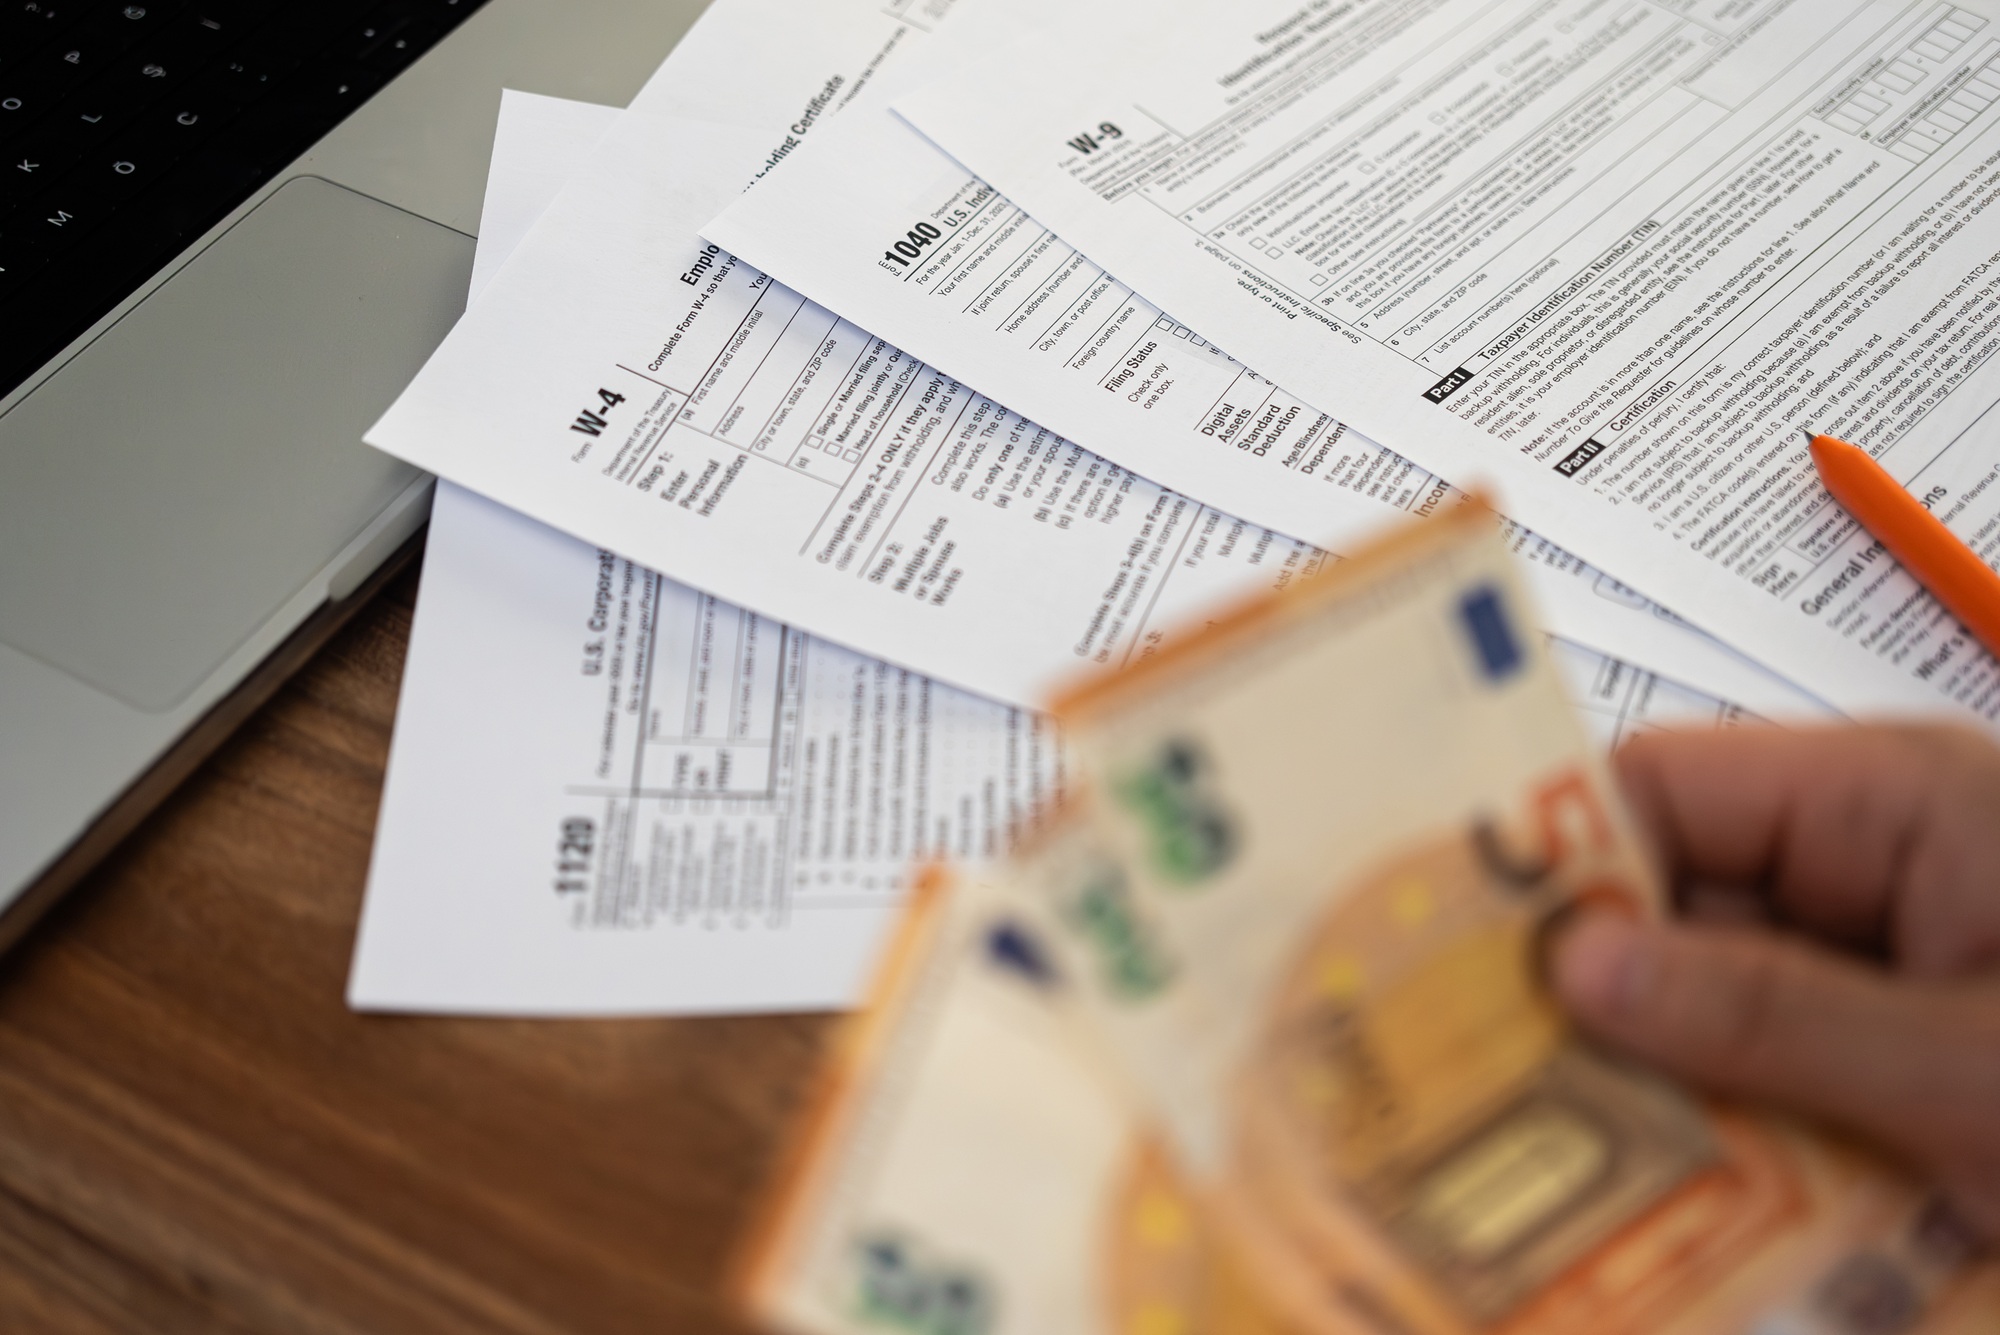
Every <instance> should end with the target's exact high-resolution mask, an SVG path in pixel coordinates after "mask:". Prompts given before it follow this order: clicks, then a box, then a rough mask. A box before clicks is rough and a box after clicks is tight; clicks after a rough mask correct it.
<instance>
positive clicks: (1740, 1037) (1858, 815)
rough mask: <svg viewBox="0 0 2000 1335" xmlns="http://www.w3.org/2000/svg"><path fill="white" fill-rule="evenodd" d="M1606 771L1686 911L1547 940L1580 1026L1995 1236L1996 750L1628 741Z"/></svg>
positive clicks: (1999, 923)
mask: <svg viewBox="0 0 2000 1335" xmlns="http://www.w3.org/2000/svg"><path fill="white" fill-rule="evenodd" d="M1616 764H1617V768H1618V770H1619V773H1620V777H1621V779H1622V780H1623V783H1624V786H1625V789H1626V792H1627V794H1628V796H1629V797H1630V798H1631V800H1632V803H1633V806H1634V808H1635V809H1636V811H1637V812H1638V814H1639V816H1640V818H1641V820H1642V822H1643V823H1644V824H1645V826H1646V827H1647V828H1648V829H1649V831H1650V832H1651V834H1652V837H1653V841H1654V844H1655V847H1656V848H1657V850H1658V851H1659V853H1660V855H1661V857H1662V859H1663V861H1664V863H1665V866H1666V869H1667V872H1668V875H1669V877H1670V878H1671V883H1672V885H1673V889H1674V894H1675V901H1676V904H1677V905H1678V906H1679V908H1680V910H1681V914H1680V917H1679V919H1678V920H1676V921H1673V922H1666V923H1657V924H1654V923H1639V922H1634V921H1631V920H1629V919H1626V918H1622V917H1619V916H1617V915H1615V914H1612V913H1605V912H1595V913H1589V914H1586V915H1584V916H1582V917H1580V918H1579V919H1578V920H1577V921H1576V922H1575V923H1574V924H1572V925H1570V926H1568V927H1567V928H1566V929H1565V930H1563V932H1562V933H1561V934H1560V935H1559V936H1558V937H1557V938H1556V940H1555V942H1554V944H1553V946H1552V952H1551V959H1550V966H1551V978H1552V981H1553V983H1554V986H1555V990H1556V992H1557V995H1558V996H1559V997H1560V998H1561V1000H1562V1002H1563V1004H1564V1005H1565V1006H1566V1007H1567V1008H1568V1009H1569V1011H1570V1012H1571V1014H1572V1015H1573V1016H1574V1017H1575V1019H1576V1020H1577V1022H1578V1023H1579V1024H1580V1025H1581V1026H1582V1027H1583V1029H1584V1030H1585V1032H1587V1033H1589V1034H1591V1035H1592V1036H1594V1037H1596V1038H1597V1039H1599V1040H1600V1041H1602V1042H1604V1043H1606V1044H1607V1045H1609V1046H1612V1047H1615V1048H1619V1049H1622V1050H1624V1051H1627V1052H1629V1053H1632V1054H1633V1055H1635V1056H1638V1057H1640V1058H1641V1059H1643V1060H1645V1061H1648V1062H1650V1063H1652V1064H1654V1065H1656V1066H1658V1067H1660V1068H1662V1069H1664V1070H1666V1071H1668V1072H1670V1073H1672V1074H1674V1075H1676V1076H1678V1077H1680V1078H1682V1079H1683V1080H1686V1081H1688V1082H1689V1083H1691V1084H1693V1085H1695V1086H1697V1087H1699V1088H1702V1089H1706V1090H1710V1091H1712V1092H1715V1093H1718V1094H1724V1095H1729V1096H1733V1097H1739V1098H1745V1099H1754V1100H1758V1101H1763V1102H1768V1103H1771V1104H1774V1105H1778V1106H1781V1107H1784V1108H1788V1109H1790V1110H1792V1111H1795V1112H1799V1113H1803V1114H1806V1115H1808V1116H1813V1117H1817V1118H1821V1119H1823V1120H1825V1121H1827V1122H1829V1123H1832V1124H1834V1125H1837V1126H1840V1127H1844V1128H1846V1129H1847V1130H1849V1131H1853V1132H1857V1133H1859V1134H1861V1135H1862V1136H1864V1137H1866V1138H1869V1139H1872V1140H1874V1141H1875V1142H1877V1143H1878V1144H1880V1145H1882V1146H1883V1147H1885V1148H1887V1149H1889V1150H1890V1151H1892V1152H1893V1153H1895V1154H1897V1155H1899V1156H1900V1157H1901V1158H1903V1159H1904V1160H1906V1161H1907V1162H1908V1163H1910V1164H1911V1166H1913V1167H1914V1168H1915V1169H1917V1170H1918V1171H1919V1172H1920V1173H1922V1174H1924V1175H1925V1176H1926V1177H1927V1178H1929V1179H1930V1180H1932V1181H1933V1182H1935V1183H1936V1184H1937V1185H1938V1186H1939V1187H1940V1188H1941V1189H1942V1190H1944V1191H1945V1193H1946V1194H1947V1196H1948V1197H1949V1199H1950V1200H1951V1201H1952V1203H1953V1204H1954V1206H1956V1207H1957V1209H1958V1211H1959V1213H1960V1214H1961V1215H1962V1216H1963V1217H1964V1218H1965V1220H1966V1221H1967V1222H1968V1223H1971V1224H1972V1225H1973V1226H1975V1227H1977V1228H1979V1229H1981V1230H1982V1231H1983V1232H1984V1233H1985V1235H1986V1236H1987V1238H1988V1239H1989V1240H1994V1241H2000V748H1995V747H1994V746H1993V745H1992V744H1991V743H1990V742H1988V741H1987V740H1986V739H1985V738H1983V737H1981V736H1979V735H1977V734H1975V733H1971V732H1967V731H1961V730H1956V729H1948V728H1930V727H1914V726H1912V727H1866V728H1838V729H1833V728H1828V729H1819V730H1813V731H1806V732H1785V731H1780V730H1778V729H1775V728H1769V729H1766V728H1758V729H1748V730H1743V731H1736V732H1722V733H1706V734H1693V733H1689V734H1662V735H1656V736H1650V737H1645V738H1642V739H1640V740H1638V741H1635V742H1633V743H1632V744H1630V745H1628V746H1626V747H1624V748H1623V749H1622V750H1621V751H1620V752H1619V753H1618V756H1617V761H1616Z"/></svg>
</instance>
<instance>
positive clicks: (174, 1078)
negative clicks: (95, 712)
mask: <svg viewBox="0 0 2000 1335" xmlns="http://www.w3.org/2000/svg"><path fill="white" fill-rule="evenodd" d="M415 593H416V577H415V575H414V574H410V575H405V576H403V577H401V578H400V579H398V580H397V581H396V582H395V583H393V584H391V585H390V587H389V589H388V590H387V591H386V592H385V593H384V594H383V595H382V596H381V597H380V598H378V599H377V600H376V602H375V603H374V604H372V605H371V606H370V607H368V608H366V609H364V611H363V612H362V613H361V615H360V616H359V617H358V618H357V620H356V621H355V622H354V623H353V624H351V625H350V626H349V627H348V628H347V629H346V630H344V631H343V632H341V634H340V635H339V637H338V638H336V639H335V640H334V641H333V642H332V643H331V645H330V646H329V647H328V648H327V649H325V650H323V651H322V652H321V653H320V654H319V655H318V657H317V658H315V659H314V660H313V662H312V663H311V665H310V666H309V667H308V668H307V669H306V670H305V671H304V672H303V673H302V674H301V675H300V676H299V677H297V678H296V679H295V680H294V681H293V682H292V683H291V684H289V685H288V686H287V687H285V688H284V689H283V691H282V692H281V693H280V695H279V696H278V697H277V698H276V699H275V700H274V701H273V702H272V703H271V704H270V705H268V706H266V707H265V708H264V709H263V710H262V712H260V713H259V714H258V715H256V716H255V717H254V718H253V719H252V721H251V722H250V723H249V724H248V725H247V726H246V727H245V728H244V729H243V730H242V731H241V732H239V733H238V734H237V736H236V737H235V738H234V739H233V740H232V741H231V742H230V743H228V744H227V745H226V746H225V747H224V749H223V750H222V751H221V752H219V753H218V754H217V755H216V756H215V757H214V758H213V759H212V760H211V761H210V762H209V763H208V764H207V765H206V766H204V767H203V769H202V770H201V771H200V772H199V774H198V775H197V776H196V777H195V778H194V780H193V781H191V782H189V783H188V784H186V785H185V786H184V787H183V788H182V789H181V790H180V791H179V792H178V793H177V794H176V795H175V796H174V797H173V798H172V799H170V800H169V801H168V803H167V804H166V806H165V807H163V808H162V809H161V810H160V811H159V812H158V813H156V814H155V815H154V816H153V818H152V819H151V820H149V821H148V822H147V823H146V825H144V826H143V827H142V828H141V829H140V831H139V832H138V834H136V835H135V836H134V837H133V838H131V839H130V840H128V841H127V842H126V843H125V844H124V845H123V846H122V848H121V849H120V850H119V851H118V852H117V853H116V854H115V855H114V856H113V857H112V858H111V859H110V860H109V861H108V862H107V863H105V864H104V865H103V866H101V867H100V868H98V870H97V871H96V872H95V873H93V874H92V875H91V877H90V878H89V879H88V880H87V881H86V883H85V884H84V885H83V886H82V888H81V889H79V890H78V891H77V892H76V893H75V894H74V895H73V896H72V897H71V899H70V900H69V901H68V902H67V903H65V904H64V905H63V906H62V907H61V908H59V909H58V910H57V911H56V912H55V914H53V915H52V916H51V918H50V919H49V920H48V921H47V922H45V923H44V924H43V925H42V926H41V927H40V928H39V929H38V930H37V931H36V932H35V934H34V935H33V936H32V937H30V939H29V940H28V942H27V943H26V944H25V946H24V947H23V948H22V949H21V950H19V951H18V952H16V953H15V954H13V955H11V956H9V957H8V958H7V959H5V960H4V961H0V1331H5V1332H8V1333H9V1335H13V1333H15V1332H35V1333H37V1335H39V1332H44V1331H47V1332H60V1333H62V1335H71V1333H77V1335H81V1333H83V1332H89V1333H90V1335H99V1333H101V1332H121V1333H122V1332H132V1333H133V1335H173V1333H175V1332H183V1331H200V1332H204V1333H205V1335H209V1333H213V1332H267V1331H274V1332H275V1331H282V1332H293V1331H302V1332H314V1333H315V1335H318V1333H320V1332H325V1333H326V1335H335V1333H339V1335H346V1333H347V1332H357V1333H359V1332H366V1333H367V1335H400V1333H401V1332H439V1331H480V1332H507V1333H510V1335H511V1333H512V1332H522V1333H523V1335H526V1333H528V1332H533V1333H534V1335H544V1333H548V1332H566V1333H570V1332H599V1331H605V1332H626V1331H647V1332H663V1331H664V1332H679V1331H700V1332H717V1333H718V1335H728V1333H729V1332H738V1331H740V1330H741V1327H739V1326H738V1325H737V1324H736V1323H735V1322H734V1321H732V1320H731V1319H730V1318H729V1317H728V1315H727V1313H726V1312H724V1311H723V1309H722V1308H721V1306H720V1304H719V1302H718V1299H717V1287H718V1276H719V1272H720V1270H721V1268H722V1267H723V1265H724V1264H725V1262H726V1259H727V1257H728V1254H729V1250H730V1247H731V1245H732V1243H733V1241H734V1240H735V1238H736V1236H737V1234H738V1232H739V1230H740V1229H741V1227H742V1225H743V1223H744V1221H745V1219H746V1217H747V1213H748V1211H749V1210H750V1209H751V1208H752V1207H753V1205H754V1202H755V1198H756V1194H757V1189H758V1187H759V1186H760V1183H761V1182H762V1180H763V1178H764V1175H765V1173H766V1172H767V1171H768V1168H769V1165H770V1164H771V1162H772V1159H773V1155H774V1152H775V1149H776V1146H777V1142H778V1139H779V1137H780V1135H781V1133H782V1131H783V1128H784V1125H785V1122H786V1119H787V1118H788V1117H789V1116H790V1114H791V1113H792V1111H793V1110H794V1109H795V1108H796V1107H797V1105H798V1104H799V1102H800V1100H801V1099H802V1097H803V1096H804V1094H805V1092H806V1090H807V1088H808V1086H809V1084H810V1081H811V1079H812V1074H813V1070H814V1067H815V1065H816V1063H817V1059H818V1055H819V1052H820V1050H821V1047H822V1044H823V1043H824V1041H825V1038H826V1033H827V1021H825V1020H824V1019H822V1018H813V1017H798V1018H776V1019H744V1020H715V1019H703V1020H684V1021H682V1020H656V1021H618V1022H604V1023H596V1022H573V1021H563V1022H538V1023H526V1022H512V1021H492V1020H456V1019H407V1018H382V1017H372V1016H360V1015H356V1014H354V1013H352V1012H350V1011H349V1010H348V1009H347V1007H346V1006H345V1004H344V1003H343V1001H342V994H343V988H344V985H345V982H346V977H347V965H348V956H349V953H350V951H351V950H352V948H353V944H354V928H355V922H356V918H357V915H358V913H359V910H360V904H361V890H362V881H363V877H364V874H365V872H366V869H367V864H368V851H369V841H370V837H371V832H372V830H373V826H374V822H375V808H376V803H377V800H378V798H379V795H380V792H381V786H382V774H383V765H384V762H385V760H386V758H387V755H388V750H389V732H390V724H391V722H392V720H393V718H394V715H395V708H396V690H397V683H398V680H399V678H400V676H401V673H402V664H403V655H404V649H405V646H406V644H407V642H408V637H409V627H410V616H411V611H412V607H413V603H414V599H415Z"/></svg>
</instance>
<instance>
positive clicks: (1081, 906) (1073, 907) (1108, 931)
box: [1063, 863, 1175, 1001]
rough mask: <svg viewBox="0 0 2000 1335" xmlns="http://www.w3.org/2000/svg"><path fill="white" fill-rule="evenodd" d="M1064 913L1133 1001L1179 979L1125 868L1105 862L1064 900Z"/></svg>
mask: <svg viewBox="0 0 2000 1335" xmlns="http://www.w3.org/2000/svg"><path fill="white" fill-rule="evenodd" d="M1063 918H1064V920H1065V921H1066V922H1068V924H1069V925H1070V926H1071V927H1073V928H1075V929H1076V931H1077V932H1078V934H1079V935H1081V936H1082V937H1083V939H1084V941H1085V942H1086V943H1087V944H1088V945H1089V947H1090V949H1091V953H1092V954H1094V955H1095V956H1096V957H1097V960H1098V963H1099V965H1100V966H1101V967H1102V968H1103V970H1104V979H1105V983H1106V985H1107V986H1108V987H1109V988H1110V990H1111V992H1112V993H1113V994H1114V995H1116V996H1120V997H1123V998H1125V999H1126V1000H1128V1001H1142V1000H1144V999H1146V998H1147V997H1152V996H1156V995H1158V994H1159V993H1160V992H1162V991H1164V990H1165V989H1166V987H1167V985H1168V984H1169V983H1171V982H1173V980H1174V972H1175V970H1174V966H1173V962H1172V961H1171V960H1170V959H1168V957H1167V955H1166V952H1165V951H1164V950H1163V949H1162V948H1161V946H1160V943H1159V941H1158V940H1157V939H1155V937H1154V935H1153V933H1152V932H1151V931H1149V930H1148V929H1147V926H1146V924H1145V922H1144V921H1143V920H1142V919H1141V918H1140V916H1139V913H1138V911H1137V909H1136V907H1135V906H1134V904H1133V903H1132V892H1131V889H1130V888H1129V887H1128V886H1127V885H1126V883H1125V876H1124V873H1122V872H1121V871H1119V870H1118V868H1117V867H1115V866H1113V865H1111V864H1108V863H1105V864H1099V865H1098V866H1097V867H1095V868H1093V870H1092V874H1091V876H1090V878H1089V879H1088V880H1087V881H1086V882H1085V884H1084V886H1083V888H1082V889H1081V890H1080V891H1078V892H1077V893H1076V894H1075V895H1074V896H1073V897H1071V898H1070V899H1069V900H1068V902H1066V903H1065V904H1064V905H1063Z"/></svg>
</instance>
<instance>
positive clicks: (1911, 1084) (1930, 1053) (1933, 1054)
mask: <svg viewBox="0 0 2000 1335" xmlns="http://www.w3.org/2000/svg"><path fill="white" fill-rule="evenodd" d="M1550 964H1551V981H1552V982H1553V984H1554V987H1555V990H1556V993H1557V995H1558V996H1559V997H1560V998H1561V1000H1562V1002H1563V1004H1564V1005H1565V1006H1566V1007H1567V1009H1568V1010H1569V1011H1570V1013H1571V1014H1572V1015H1573V1016H1574V1017H1575V1019H1576V1020H1577V1022H1578V1023H1579V1024H1580V1025H1581V1026H1582V1027H1583V1029H1584V1030H1585V1031H1586V1032H1588V1033H1590V1034H1591V1035H1592V1036H1594V1037H1596V1038H1598V1039H1600V1040H1602V1041H1604V1042H1606V1043H1609V1044H1610V1045H1612V1046H1614V1047H1618V1048H1622V1049H1624V1050H1625V1051H1628V1052H1630V1053H1632V1054H1633V1055H1635V1056H1637V1057H1640V1058H1642V1059H1644V1060H1645V1061H1647V1062H1649V1063H1650V1064H1652V1065H1655V1066H1658V1067H1660V1068H1662V1069H1664V1070H1666V1071H1667V1072H1669V1073H1670V1074H1672V1075H1675V1076H1678V1077H1680V1078H1681V1079H1683V1080H1686V1081H1688V1082H1689V1083H1691V1084H1694V1085H1696V1086H1699V1087H1701V1088H1703V1089H1707V1090H1709V1091H1712V1092H1714V1093H1719V1094H1724V1095H1728V1096H1731V1097H1736V1098H1743V1099H1750V1100H1756V1101H1760V1102H1768V1103H1773V1104H1777V1105H1779V1106H1782V1107H1786V1108H1789V1109H1791V1110H1793V1111H1795V1112H1800V1113H1805V1114H1808V1115H1812V1116H1817V1117H1821V1118H1825V1119H1828V1120H1831V1121H1834V1122H1837V1123H1840V1124H1842V1125H1845V1126H1846V1127H1848V1128H1850V1129H1852V1130H1855V1131H1860V1132H1863V1133H1865V1134H1868V1135H1871V1136H1873V1137H1874V1138H1876V1139H1877V1140H1880V1141H1883V1142H1886V1143H1887V1144H1888V1146H1889V1147H1891V1148H1892V1149H1896V1150H1899V1151H1901V1152H1903V1153H1904V1154H1905V1155H1906V1156H1908V1157H1911V1158H1914V1159H1915V1160H1917V1161H1918V1162H1920V1163H1925V1164H1926V1165H1927V1166H1933V1167H1935V1166H1939V1165H1938V1163H1937V1160H1938V1157H1939V1152H1940V1151H1944V1152H1945V1154H1946V1155H1949V1154H1950V1152H1951V1149H1952V1148H1953V1147H1963V1146H1965V1145H1966V1144H1967V1143H1968V1142H1967V1136H1968V1133H1969V1134H1970V1136H1971V1138H1972V1141H1973V1143H1978V1142H1980V1141H1984V1140H1985V1139H1987V1136H1988V1135H1990V1133H1982V1132H1981V1131H1979V1130H1978V1129H1977V1128H1976V1127H1967V1126H1962V1125H1958V1123H1959V1122H1961V1121H1962V1120H1963V1119H1964V1118H1965V1117H1966V1116H1967V1115H1968V1114H1973V1112H1974V1110H1975V1109H1982V1110H1983V1111H1981V1112H1978V1113H1977V1114H1975V1115H1977V1116H1979V1117H1981V1118H1983V1117H1984V1116H1986V1115H1988V1113H1990V1111H1991V1109H1992V1108H1993V1107H1994V1104H1993V1102H1992V1099H1991V1093H1992V1091H1991V1090H1988V1089H1976V1088H1974V1087H1973V1085H1974V1084H1975V1083H1981V1082H1978V1080H1977V1077H1969V1074H1968V1068H1971V1069H1972V1070H1977V1069H1980V1068H1982V1067H1984V1066H1986V1065H1987V1064H1989V1062H1990V1057H1989V1058H1988V1059H1987V1060H1968V1059H1969V1058H1973V1057H1974V1056H1975V1054H1974V1053H1972V1052H1969V1051H1966V1048H1967V1047H1968V1044H1966V1043H1965V1042H1963V1041H1962V1040H1963V1038H1964V1037H1965V1035H1964V1033H1963V1031H1964V1025H1963V1024H1962V1023H1960V1019H1961V1017H1960V1016H1959V1015H1958V1014H1957V1013H1956V1012H1957V1011H1958V1009H1959V1008H1958V1007H1957V1005H1956V1004H1955V1003H1954V1001H1953V1000H1952V998H1950V997H1949V996H1947V995H1945V994H1942V993H1940V992H1938V991H1936V990H1934V989H1929V988H1924V987H1921V986H1918V985H1916V984H1913V983H1909V982H1904V981H1899V980H1896V979H1894V978H1892V977H1891V976H1889V975H1886V974H1883V973H1881V972H1879V971H1876V970H1873V969H1870V968H1868V967H1866V966H1863V965H1861V964H1858V963H1855V962H1850V961H1847V960H1844V959H1841V958H1839V957H1838V956H1835V955H1831V954H1828V953H1826V952H1824V951H1820V950H1816V949H1813V948H1811V947H1809V946H1806V945H1804V944H1803V943H1799V942H1796V941H1792V940H1788V939H1786V938H1783V937H1780V936H1777V935H1775V934H1771V933H1765V932H1754V931H1748V930H1743V929H1737V930H1727V929H1717V928H1700V927H1685V926H1678V925H1672V924H1665V923H1641V922H1634V921H1632V920H1630V919H1628V918H1624V917H1619V916H1615V915H1612V914H1606V913H1597V914H1590V915H1588V916H1585V917H1583V918H1582V919H1580V920H1579V921H1578V922H1577V923H1576V924H1575V925H1574V926H1572V927H1570V928H1568V929H1567V930H1566V931H1564V932H1563V933H1562V934H1561V935H1560V936H1559V937H1558V938H1557V939H1556V941H1555V942H1554V946H1553V952H1552V956H1551V960H1550Z"/></svg>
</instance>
